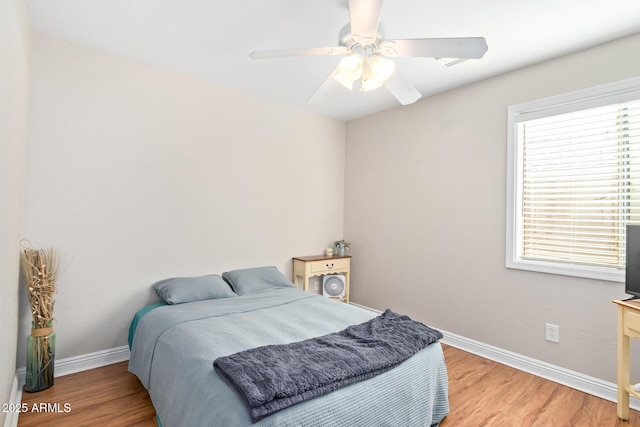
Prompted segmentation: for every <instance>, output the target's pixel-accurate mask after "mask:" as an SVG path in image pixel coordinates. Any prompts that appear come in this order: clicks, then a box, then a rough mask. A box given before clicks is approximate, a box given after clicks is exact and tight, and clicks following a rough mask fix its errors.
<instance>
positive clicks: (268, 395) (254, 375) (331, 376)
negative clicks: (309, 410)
mask: <svg viewBox="0 0 640 427" xmlns="http://www.w3.org/2000/svg"><path fill="white" fill-rule="evenodd" d="M440 338H442V333H440V331H437V330H435V329H431V328H429V327H428V326H425V325H423V324H422V323H420V322H417V321H415V320H412V319H410V318H409V317H408V316H403V315H399V314H397V313H394V312H393V311H391V310H389V309H387V310H386V311H385V312H384V313H383V314H382V315H380V316H378V317H375V318H373V319H371V320H369V321H367V322H364V323H361V324H359V325H353V326H350V327H348V328H347V329H345V330H343V331H340V332H336V333H333V334H328V335H325V336H322V337H316V338H311V339H308V340H305V341H300V342H296V343H291V344H282V345H268V346H264V347H256V348H252V349H249V350H245V351H241V352H239V353H236V354H232V355H230V356H225V357H220V358H218V359H216V360H215V361H214V362H213V367H214V369H215V370H216V372H217V373H218V374H219V375H220V376H221V377H222V378H223V379H224V380H225V381H226V382H227V383H228V384H229V385H230V386H232V387H234V388H235V389H236V390H237V391H238V392H239V393H240V395H241V396H242V397H243V398H244V401H245V402H246V404H247V406H248V407H249V412H250V414H251V419H252V420H253V422H256V421H259V420H260V419H262V418H264V417H266V416H268V415H271V414H273V413H274V412H277V411H279V410H281V409H284V408H286V407H289V406H291V405H295V404H296V403H300V402H303V401H305V400H309V399H312V398H314V397H318V396H322V395H324V394H327V393H329V392H331V391H333V390H336V389H338V388H340V387H345V386H347V385H349V384H353V383H356V382H359V381H364V380H366V379H369V378H372V377H374V376H375V375H378V374H381V373H383V372H386V371H388V370H390V369H393V368H394V367H396V366H398V365H399V364H400V363H402V362H403V361H405V360H407V359H408V358H409V357H411V356H412V355H414V354H415V353H417V352H418V351H419V350H421V349H423V348H424V347H426V346H427V345H429V344H431V343H433V342H436V341H437V340H439V339H440Z"/></svg>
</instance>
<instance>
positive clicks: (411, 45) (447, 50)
mask: <svg viewBox="0 0 640 427" xmlns="http://www.w3.org/2000/svg"><path fill="white" fill-rule="evenodd" d="M389 42H391V43H393V46H391V45H390V46H389V47H390V48H391V49H392V50H394V51H395V54H396V56H424V57H431V58H467V59H480V58H482V57H483V56H484V54H485V52H486V51H487V49H488V47H487V42H486V40H485V39H484V38H483V37H458V38H444V39H401V40H390V41H389ZM385 48H386V47H385ZM385 54H386V51H385ZM389 56H393V53H392V54H391V55H389Z"/></svg>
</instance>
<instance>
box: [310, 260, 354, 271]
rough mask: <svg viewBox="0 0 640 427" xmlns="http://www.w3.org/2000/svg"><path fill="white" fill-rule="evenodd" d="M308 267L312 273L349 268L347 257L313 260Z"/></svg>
mask: <svg viewBox="0 0 640 427" xmlns="http://www.w3.org/2000/svg"><path fill="white" fill-rule="evenodd" d="M310 264H311V266H310V269H311V272H312V273H322V272H328V273H331V272H332V271H340V270H346V269H347V268H349V259H348V258H347V259H345V258H339V259H327V260H322V261H315V262H312V263H310Z"/></svg>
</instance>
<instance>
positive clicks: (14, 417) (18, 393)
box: [4, 372, 22, 427]
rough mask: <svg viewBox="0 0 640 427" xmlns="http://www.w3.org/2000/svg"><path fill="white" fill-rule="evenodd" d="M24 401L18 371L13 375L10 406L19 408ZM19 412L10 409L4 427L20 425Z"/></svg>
mask: <svg viewBox="0 0 640 427" xmlns="http://www.w3.org/2000/svg"><path fill="white" fill-rule="evenodd" d="M21 401H22V387H20V381H19V380H18V373H17V372H16V375H15V376H14V377H13V385H12V386H11V397H9V402H7V403H8V404H9V406H10V407H14V408H17V407H19V406H20V402H21ZM18 415H20V414H19V412H15V411H9V412H7V416H6V418H5V419H4V427H16V426H17V425H18Z"/></svg>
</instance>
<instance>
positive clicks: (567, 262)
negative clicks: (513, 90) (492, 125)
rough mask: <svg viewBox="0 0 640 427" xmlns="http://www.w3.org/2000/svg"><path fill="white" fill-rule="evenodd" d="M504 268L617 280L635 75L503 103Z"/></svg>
mask: <svg viewBox="0 0 640 427" xmlns="http://www.w3.org/2000/svg"><path fill="white" fill-rule="evenodd" d="M508 124H509V146H508V171H507V173H508V178H507V179H508V181H507V182H508V188H507V260H506V261H507V262H506V264H507V267H508V268H519V269H525V270H533V271H542V272H547V273H556V274H565V275H571V276H579V277H590V278H598V279H604V280H612V281H624V266H625V225H626V224H628V223H640V78H636V79H630V80H625V81H623V82H619V83H614V84H610V85H605V86H600V87H597V88H592V89H588V90H584V91H579V92H574V93H570V94H567V95H561V96H558V97H553V98H548V99H544V100H540V101H534V102H530V103H526V104H520V105H515V106H511V107H509V110H508Z"/></svg>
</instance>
